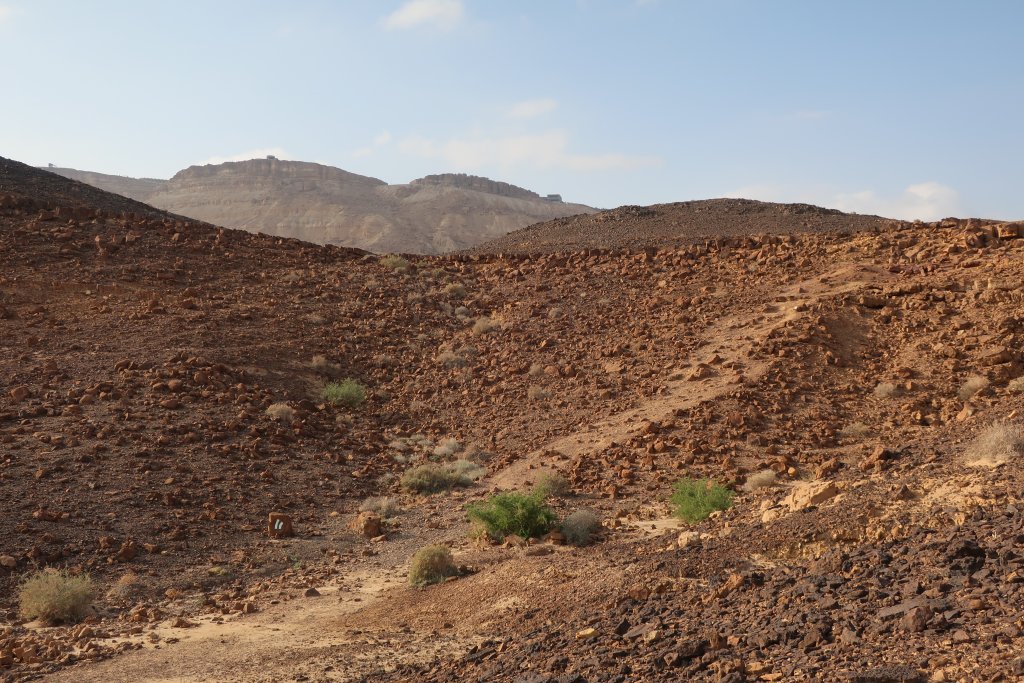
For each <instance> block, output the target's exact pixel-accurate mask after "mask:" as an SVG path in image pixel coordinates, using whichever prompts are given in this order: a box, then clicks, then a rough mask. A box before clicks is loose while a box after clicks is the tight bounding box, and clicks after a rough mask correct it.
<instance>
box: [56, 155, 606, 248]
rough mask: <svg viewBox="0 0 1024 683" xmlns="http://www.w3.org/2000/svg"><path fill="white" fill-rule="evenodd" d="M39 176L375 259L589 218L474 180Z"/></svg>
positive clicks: (240, 165) (276, 168)
mask: <svg viewBox="0 0 1024 683" xmlns="http://www.w3.org/2000/svg"><path fill="white" fill-rule="evenodd" d="M47 170H49V171H52V172H54V173H58V174H61V175H64V176H67V177H69V178H72V179H75V180H79V181H82V182H86V183H90V184H93V185H96V186H97V187H100V188H102V189H104V190H107V191H109V192H114V193H118V194H123V195H125V196H128V197H131V198H133V199H137V200H139V201H144V202H146V203H148V204H152V205H153V206H156V207H159V208H162V209H166V210H168V211H172V212H174V213H177V214H181V215H183V216H189V217H192V218H196V219H199V220H203V221H207V222H210V223H213V224H215V225H223V226H225V227H230V228H238V229H241V230H247V231H249V232H262V233H266V234H270V235H278V236H282V237H292V238H297V239H301V240H305V241H307V242H314V243H317V244H335V245H340V246H348V247H357V248H360V249H367V250H371V251H375V252H379V253H383V252H399V253H420V254H436V253H440V252H445V251H453V250H457V249H465V248H467V247H471V246H473V245H475V244H478V243H479V242H482V241H487V240H491V239H494V238H496V237H499V236H501V235H504V234H505V233H507V232H510V231H512V230H517V229H519V228H522V227H524V226H527V225H530V224H532V223H536V222H538V221H546V220H550V219H552V218H555V217H558V216H567V215H572V214H578V213H587V212H590V211H593V209H591V208H590V207H587V206H583V205H580V204H566V203H563V202H552V201H546V200H544V199H541V198H540V196H539V195H537V194H536V193H534V192H530V191H529V190H524V189H522V188H519V187H516V186H514V185H510V184H508V183H502V182H496V181H493V180H489V179H487V178H479V177H476V176H467V175H462V174H443V175H436V176H427V177H426V178H421V179H419V180H414V181H413V182H411V183H409V184H407V185H388V184H387V183H385V182H383V181H381V180H377V179H376V178H369V177H366V176H361V175H357V174H355V173H349V172H347V171H343V170H341V169H338V168H334V167H331V166H323V165H321V164H313V163H306V162H299V161H281V160H277V159H252V160H250V161H241V162H229V163H224V164H219V165H214V166H192V167H189V168H187V169H185V170H183V171H180V172H178V173H176V174H175V175H174V177H173V178H171V179H170V180H166V181H163V180H149V179H137V178H124V177H120V176H110V175H103V174H98V173H89V172H83V171H76V170H73V169H63V168H51V169H47Z"/></svg>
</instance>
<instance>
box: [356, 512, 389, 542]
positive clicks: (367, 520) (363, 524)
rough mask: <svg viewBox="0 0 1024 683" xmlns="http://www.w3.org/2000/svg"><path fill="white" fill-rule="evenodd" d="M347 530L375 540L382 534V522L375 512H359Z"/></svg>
mask: <svg viewBox="0 0 1024 683" xmlns="http://www.w3.org/2000/svg"><path fill="white" fill-rule="evenodd" d="M349 528H351V529H352V530H353V531H355V532H356V533H358V534H360V535H361V536H363V537H364V538H375V537H377V536H381V535H382V534H383V520H381V517H380V515H378V514H377V513H376V512H360V513H359V514H358V515H357V516H356V518H355V519H353V520H352V523H351V524H350V525H349Z"/></svg>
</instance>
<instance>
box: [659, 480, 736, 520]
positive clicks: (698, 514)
mask: <svg viewBox="0 0 1024 683" xmlns="http://www.w3.org/2000/svg"><path fill="white" fill-rule="evenodd" d="M671 501H672V504H673V505H675V506H676V512H675V514H676V517H679V518H680V519H684V520H686V521H687V522H690V523H691V524H696V523H697V522H700V521H702V520H705V519H707V518H708V515H710V514H711V513H712V512H714V511H715V510H728V509H729V506H730V505H732V491H730V490H729V489H727V488H725V487H724V486H722V485H721V484H718V483H716V482H714V481H711V480H710V479H688V478H687V479H680V480H679V481H677V482H676V484H675V491H674V492H673V493H672V498H671Z"/></svg>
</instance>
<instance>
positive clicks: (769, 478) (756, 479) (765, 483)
mask: <svg viewBox="0 0 1024 683" xmlns="http://www.w3.org/2000/svg"><path fill="white" fill-rule="evenodd" d="M775 476H776V475H775V470H761V471H760V472H756V473H754V474H751V475H750V476H749V477H747V483H745V484H744V485H743V490H744V491H748V492H749V491H756V490H757V489H766V488H769V487H771V486H775Z"/></svg>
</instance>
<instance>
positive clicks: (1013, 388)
mask: <svg viewBox="0 0 1024 683" xmlns="http://www.w3.org/2000/svg"><path fill="white" fill-rule="evenodd" d="M1006 390H1007V391H1009V392H1010V393H1011V394H1024V377H1018V378H1017V379H1012V380H1010V383H1009V384H1007V385H1006Z"/></svg>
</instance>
